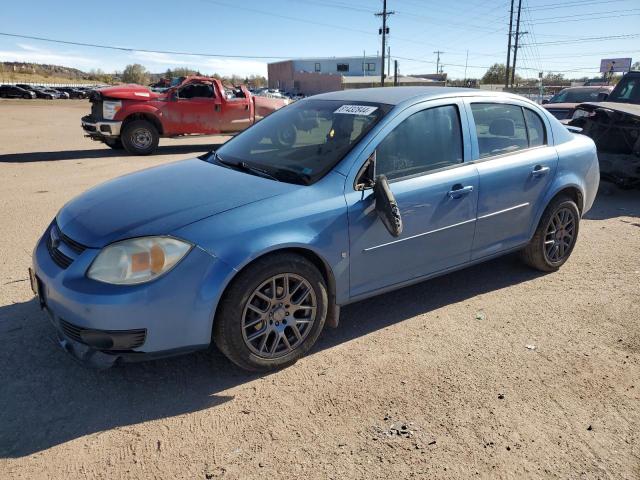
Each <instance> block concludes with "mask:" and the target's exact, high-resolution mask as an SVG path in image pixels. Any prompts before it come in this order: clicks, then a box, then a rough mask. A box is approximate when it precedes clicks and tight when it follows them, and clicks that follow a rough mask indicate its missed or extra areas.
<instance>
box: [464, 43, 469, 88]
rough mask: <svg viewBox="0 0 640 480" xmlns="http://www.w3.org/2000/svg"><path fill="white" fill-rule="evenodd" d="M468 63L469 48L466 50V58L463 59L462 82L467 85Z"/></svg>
mask: <svg viewBox="0 0 640 480" xmlns="http://www.w3.org/2000/svg"><path fill="white" fill-rule="evenodd" d="M468 64H469V50H467V58H466V59H465V61H464V84H465V86H466V85H467V65H468Z"/></svg>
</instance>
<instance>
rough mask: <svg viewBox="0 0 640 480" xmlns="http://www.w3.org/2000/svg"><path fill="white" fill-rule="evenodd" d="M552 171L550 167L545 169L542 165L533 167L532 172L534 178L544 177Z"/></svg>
mask: <svg viewBox="0 0 640 480" xmlns="http://www.w3.org/2000/svg"><path fill="white" fill-rule="evenodd" d="M550 170H551V169H550V168H549V167H543V166H542V165H536V166H535V167H533V170H532V171H531V174H532V175H533V176H534V177H542V176H544V175H546V174H547V173H549V171H550Z"/></svg>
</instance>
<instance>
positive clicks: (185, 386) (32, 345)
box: [0, 101, 640, 479]
mask: <svg viewBox="0 0 640 480" xmlns="http://www.w3.org/2000/svg"><path fill="white" fill-rule="evenodd" d="M87 110H88V104H87V103H86V102H84V101H66V102H65V101H57V102H56V101H54V102H51V101H49V102H44V101H32V102H20V101H0V179H1V185H2V188H1V189H0V205H1V208H0V225H1V226H2V227H1V229H0V339H1V341H2V348H1V349H0V477H2V478H28V479H33V478H38V479H40V478H67V479H73V478H104V479H113V478H189V479H200V478H202V479H210V478H229V479H233V478H243V479H245V478H269V477H270V478H301V477H307V478H314V479H315V478H335V479H343V478H366V479H374V478H390V477H391V478H589V479H591V478H593V479H595V478H611V479H637V478H640V295H639V293H640V256H639V255H638V252H639V251H640V230H639V227H640V192H637V191H627V192H624V191H620V190H618V189H616V188H614V187H612V186H609V185H606V184H604V185H603V187H602V188H601V192H600V194H599V196H598V199H597V201H596V205H595V207H594V209H593V210H592V211H591V212H590V213H589V214H588V215H587V217H586V218H585V219H584V220H583V223H582V225H581V231H580V239H579V241H578V245H577V247H576V249H575V251H574V254H573V256H572V258H571V260H570V261H569V262H568V263H567V264H566V265H565V266H564V267H563V268H562V269H561V271H559V272H557V273H553V274H548V275H543V274H540V273H539V272H534V271H532V270H529V269H527V268H526V267H524V266H522V265H521V264H520V263H519V261H518V259H517V258H516V257H515V256H507V257H504V258H501V259H498V260H495V261H491V262H489V263H486V264H483V265H479V266H475V267H472V268H469V269H466V270H463V271H460V272H457V273H454V274H451V275H447V276H444V277H441V278H438V279H434V280H431V281H428V282H424V283H422V284H419V285H416V286H413V287H409V288H405V289H402V290H399V291H397V292H394V293H390V294H386V295H383V296H380V297H377V298H374V299H371V300H367V301H363V302H360V303H357V304H353V305H350V306H348V307H346V308H344V309H343V315H342V319H341V325H340V327H339V328H338V329H335V330H333V329H329V330H327V331H325V332H324V333H323V335H322V336H321V338H320V340H319V342H318V345H317V346H316V347H315V348H314V350H313V352H312V353H311V354H310V355H309V356H307V357H306V358H304V359H302V360H301V361H299V362H298V363H297V364H296V365H294V366H292V367H290V368H288V369H286V370H283V371H280V372H276V373H273V374H270V375H250V374H247V373H245V372H243V371H240V370H238V369H237V368H235V367H234V366H233V365H232V364H230V363H229V362H228V361H227V360H226V359H225V358H224V357H222V355H221V354H219V353H217V352H215V351H214V352H203V353H198V354H194V355H190V356H185V357H181V358H175V359H168V360H162V361H156V362H149V363H141V364H135V365H128V366H125V367H118V368H114V369H111V370H108V371H102V372H98V371H92V370H88V369H86V368H84V367H82V366H80V365H78V364H76V363H75V362H74V361H73V360H72V358H71V357H69V356H68V355H67V354H65V353H64V352H62V351H61V350H60V349H59V347H58V346H57V345H56V344H55V343H54V341H53V330H52V327H51V326H50V324H49V322H48V319H47V317H46V315H45V314H44V313H43V312H41V311H40V310H39V309H38V306H37V305H36V302H35V301H34V300H33V298H32V295H31V292H30V289H29V282H28V280H27V275H26V270H27V267H28V266H29V263H30V256H31V250H32V248H33V246H34V244H35V242H36V240H37V238H38V236H39V235H40V234H41V233H42V231H43V230H44V228H45V227H46V225H47V224H48V222H49V221H50V220H51V218H52V217H53V216H54V215H55V213H56V212H57V210H58V209H59V208H60V207H61V206H62V205H63V204H64V203H65V202H66V201H67V200H69V199H70V198H72V197H73V196H75V195H77V194H79V193H80V192H82V191H84V190H86V189H87V188H89V187H91V186H93V185H96V184H98V183H100V182H103V181H105V180H107V179H110V178H113V177H115V176H118V175H122V174H124V173H127V172H131V171H134V170H139V169H142V168H147V167H151V166H154V165H159V164H162V163H165V162H168V161H173V160H176V159H180V158H188V157H191V156H193V155H196V154H198V153H200V152H203V151H206V150H207V145H210V144H211V143H212V142H217V141H219V139H215V138H204V139H187V140H163V141H161V149H160V152H159V154H158V155H155V156H152V157H145V158H140V157H127V156H122V157H121V156H118V155H119V154H118V153H117V152H113V151H111V150H108V149H105V148H103V146H102V145H100V144H97V143H95V142H91V141H90V140H88V139H84V138H83V137H82V134H81V131H80V126H79V123H80V117H81V116H82V115H83V114H84V113H85V112H86V111H87Z"/></svg>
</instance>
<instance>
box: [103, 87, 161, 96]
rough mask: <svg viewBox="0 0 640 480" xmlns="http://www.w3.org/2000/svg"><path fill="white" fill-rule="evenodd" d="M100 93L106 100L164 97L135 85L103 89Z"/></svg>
mask: <svg viewBox="0 0 640 480" xmlns="http://www.w3.org/2000/svg"><path fill="white" fill-rule="evenodd" d="M98 92H100V94H102V96H103V97H105V98H117V99H122V100H155V99H156V98H159V97H160V96H162V95H160V94H159V93H157V92H152V91H151V90H149V89H148V88H147V87H143V86H142V85H135V84H129V85H117V86H115V87H106V88H101V89H100V90H98Z"/></svg>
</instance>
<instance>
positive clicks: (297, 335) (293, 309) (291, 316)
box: [242, 273, 318, 359]
mask: <svg viewBox="0 0 640 480" xmlns="http://www.w3.org/2000/svg"><path fill="white" fill-rule="evenodd" d="M317 309H318V304H317V299H316V294H315V291H314V290H313V288H312V287H311V284H310V283H309V282H308V281H307V280H306V279H304V278H303V277H301V276H300V275H296V274H294V273H284V274H279V275H275V276H273V277H271V278H269V279H268V280H266V281H264V282H263V283H262V284H260V286H258V288H256V289H255V290H254V291H253V292H252V293H251V295H250V296H249V300H248V302H247V303H246V305H245V307H244V311H243V313H242V337H243V339H244V341H245V344H246V346H247V347H248V348H249V350H251V352H253V353H254V354H256V355H258V356H260V357H263V358H270V359H273V358H279V357H283V356H285V355H287V354H288V353H290V352H292V351H293V350H295V349H296V348H298V347H299V346H300V345H301V344H302V342H303V341H304V340H305V338H306V337H307V336H308V335H309V332H310V331H311V330H312V327H313V324H314V322H315V321H316V315H317Z"/></svg>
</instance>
